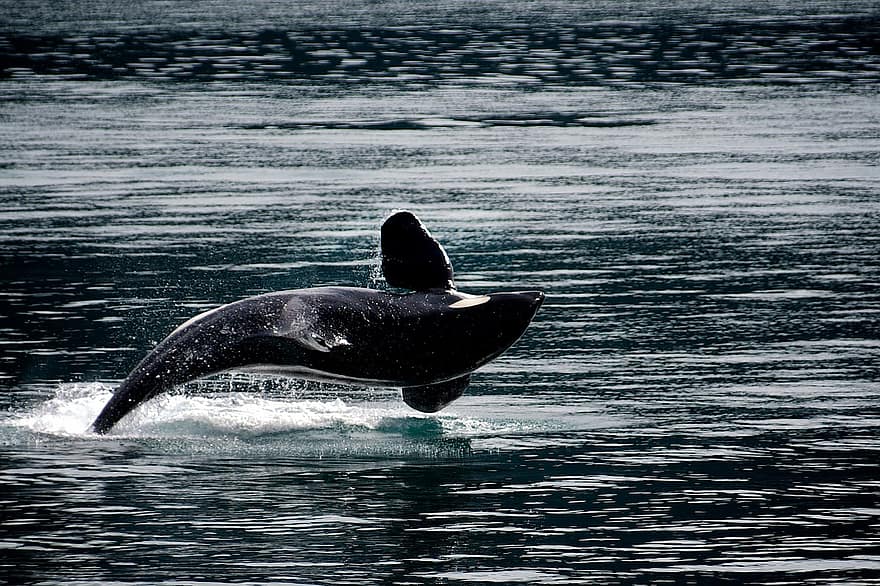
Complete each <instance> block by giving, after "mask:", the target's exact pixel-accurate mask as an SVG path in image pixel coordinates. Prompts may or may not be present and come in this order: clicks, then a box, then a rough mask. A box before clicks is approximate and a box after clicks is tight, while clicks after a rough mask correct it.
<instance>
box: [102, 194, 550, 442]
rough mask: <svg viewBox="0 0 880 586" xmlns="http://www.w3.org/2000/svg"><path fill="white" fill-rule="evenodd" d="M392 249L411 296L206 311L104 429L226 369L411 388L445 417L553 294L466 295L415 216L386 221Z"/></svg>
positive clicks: (339, 290) (155, 356) (131, 389)
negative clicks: (177, 388)
mask: <svg viewBox="0 0 880 586" xmlns="http://www.w3.org/2000/svg"><path fill="white" fill-rule="evenodd" d="M381 245H382V271H383V273H384V276H385V280H386V282H387V283H388V284H389V285H391V286H392V287H398V288H402V289H409V290H411V291H412V292H411V293H393V292H389V291H379V290H373V289H362V288H356V287H315V288H310V289H297V290H294V291H281V292H278V293H268V294H265V295H258V296H256V297H250V298H248V299H242V300H241V301H236V302H234V303H230V304H228V305H223V306H221V307H218V308H216V309H212V310H210V311H207V312H205V313H202V314H200V315H198V316H196V317H194V318H192V319H190V320H189V321H187V322H186V323H184V324H183V325H181V326H180V327H178V328H177V329H176V330H174V331H173V332H172V333H171V334H170V335H169V336H168V337H167V338H165V339H164V340H163V341H162V342H160V343H159V345H157V346H156V348H154V349H153V351H152V352H150V353H149V354H148V355H147V356H146V357H145V358H144V359H143V360H142V361H141V362H140V364H138V365H137V366H136V367H135V369H134V370H133V371H132V372H131V373H130V374H129V375H128V377H127V378H126V379H125V380H124V381H122V384H121V385H120V386H119V389H118V390H117V391H116V393H115V394H114V395H113V397H111V398H110V400H109V401H108V402H107V404H106V405H105V406H104V409H103V410H102V411H101V413H100V414H99V415H98V417H97V419H95V421H94V423H93V424H92V429H93V430H94V431H95V432H97V433H106V432H107V431H109V430H110V429H111V428H112V427H113V426H114V425H115V424H116V423H117V422H118V421H119V420H120V419H122V417H124V416H125V415H126V414H127V413H129V412H130V411H131V410H132V409H134V408H135V407H137V406H138V405H140V404H141V403H143V402H145V401H147V400H149V399H151V398H153V397H155V396H156V395H158V394H159V393H162V392H163V391H166V390H168V389H170V388H172V387H174V386H175V385H179V384H182V383H185V382H187V381H191V380H194V379H197V378H199V377H203V376H206V375H210V374H214V373H218V372H222V371H225V370H245V371H258V372H266V373H274V374H281V375H286V376H292V377H296V378H305V379H313V380H321V381H333V382H342V383H350V384H359V385H370V386H389V387H402V388H403V400H404V401H405V402H406V404H407V405H409V406H410V407H412V408H414V409H417V410H419V411H423V412H427V413H433V412H435V411H439V410H440V409H442V408H443V407H445V406H446V405H448V404H449V403H450V402H452V401H454V400H455V399H457V398H458V397H460V396H461V394H462V393H463V392H464V389H465V388H466V387H467V385H468V382H469V379H470V374H471V372H473V371H474V370H475V369H477V368H479V367H480V366H482V365H484V364H486V363H487V362H489V361H490V360H492V359H493V358H495V357H497V356H498V355H500V354H501V353H502V352H504V351H505V350H507V349H508V348H509V347H510V346H511V345H512V344H513V343H514V342H515V341H516V340H517V339H518V338H519V337H520V336H521V335H522V334H523V332H524V331H525V330H526V327H528V325H529V323H530V322H531V320H532V318H533V317H534V316H535V312H536V311H537V310H538V308H539V307H540V306H541V303H542V301H543V300H544V294H543V293H541V292H540V291H525V292H517V293H491V294H489V295H468V294H466V293H462V292H460V291H457V290H456V289H455V283H454V280H453V273H452V264H451V263H450V262H449V257H448V256H447V255H446V252H445V251H444V250H443V247H442V246H441V245H440V244H439V243H438V242H437V241H436V240H435V239H434V238H433V237H432V236H431V234H430V233H429V232H428V230H427V229H426V228H425V227H424V225H423V224H422V223H421V222H420V221H419V219H418V218H417V217H416V216H415V215H413V214H412V213H410V212H407V211H401V212H397V213H395V214H393V215H392V216H390V217H389V218H388V219H387V220H386V221H385V223H384V224H383V225H382V237H381Z"/></svg>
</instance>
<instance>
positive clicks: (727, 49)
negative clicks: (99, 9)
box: [0, 15, 880, 86]
mask: <svg viewBox="0 0 880 586" xmlns="http://www.w3.org/2000/svg"><path fill="white" fill-rule="evenodd" d="M877 38H880V18H877V17H876V16H871V15H859V16H849V17H847V16H840V15H837V16H826V17H823V18H817V17H791V18H788V19H786V18H781V17H777V18H771V19H739V20H733V21H724V22H714V23H713V22H707V23H697V24H695V23H692V22H679V23H676V22H674V21H671V22H663V21H661V22H640V21H633V22H626V21H613V22H600V23H596V24H591V25H583V26H569V27H564V26H563V27H558V26H553V27H549V26H547V25H538V26H531V27H523V26H491V25H490V26H486V27H476V26H474V27H465V28H457V29H443V28H427V27H424V28H420V27H400V28H371V27H364V28H339V29H323V28H308V29H302V30H275V29H267V30H259V31H250V32H217V31H198V30H195V31H177V30H169V31H162V30H159V31H155V30H154V31H139V32H117V33H114V32H103V33H100V34H98V33H94V34H81V35H75V36H65V35H60V34H48V35H47V34H23V33H10V34H6V35H0V78H13V77H26V76H33V75H51V76H61V77H66V78H72V79H94V80H100V79H141V80H144V79H147V80H181V81H228V82H234V81H236V80H240V81H272V80H285V81H296V80H307V81H313V82H315V81H327V82H334V83H336V82H343V83H344V82H352V83H364V82H369V81H377V80H378V81H385V82H387V81H402V82H407V83H410V82H417V83H423V82H426V83H436V82H480V83H492V84H534V83H538V84H548V83H549V84H563V85H566V84H569V85H572V84H573V85H599V86H602V85H627V84H634V83H636V84H644V83H686V84H703V83H712V84H714V83H717V82H719V81H727V82H735V81H749V82H754V81H760V82H771V83H787V84H800V83H817V82H828V81H831V82H835V83H846V82H851V83H876V81H877V80H878V78H880V67H878V66H880V47H878V45H877V41H876V39H877Z"/></svg>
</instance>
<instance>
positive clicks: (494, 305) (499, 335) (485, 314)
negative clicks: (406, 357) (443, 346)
mask: <svg viewBox="0 0 880 586" xmlns="http://www.w3.org/2000/svg"><path fill="white" fill-rule="evenodd" d="M456 293H457V295H456V297H457V299H456V300H454V301H452V302H451V303H450V304H449V309H450V310H451V311H452V312H453V314H454V315H460V316H461V317H462V318H464V319H463V320H462V321H464V322H466V323H467V324H468V327H467V338H468V340H467V343H468V345H469V346H471V349H472V352H473V353H474V355H479V356H480V357H481V358H480V363H481V364H485V363H486V362H488V361H489V360H492V359H493V358H495V357H496V356H498V355H499V354H501V353H502V352H504V351H505V350H507V349H508V348H510V347H511V346H512V345H513V344H514V342H516V341H517V340H518V339H519V338H520V336H522V335H523V333H524V332H525V331H526V328H527V327H528V326H529V324H530V323H531V321H532V319H533V318H534V317H535V313H537V311H538V308H540V307H541V304H542V303H543V302H544V293H542V292H541V291H517V292H512V293H490V294H488V295H465V294H461V293H458V292H456Z"/></svg>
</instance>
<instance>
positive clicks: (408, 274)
mask: <svg viewBox="0 0 880 586" xmlns="http://www.w3.org/2000/svg"><path fill="white" fill-rule="evenodd" d="M382 273H383V274H384V275H385V282H387V283H388V284H389V285H391V286H392V287H401V288H404V289H412V290H413V291H430V290H432V289H442V290H449V289H455V283H454V281H453V280H452V263H451V262H449V257H448V256H447V255H446V251H445V250H443V247H442V246H440V243H439V242H437V241H436V240H434V237H433V236H431V233H430V232H428V229H427V228H425V225H424V224H422V222H421V221H420V220H419V219H418V218H417V217H416V216H415V214H413V213H412V212H407V211H401V212H396V213H394V214H393V215H392V216H391V217H389V218H388V219H387V220H385V223H384V224H382Z"/></svg>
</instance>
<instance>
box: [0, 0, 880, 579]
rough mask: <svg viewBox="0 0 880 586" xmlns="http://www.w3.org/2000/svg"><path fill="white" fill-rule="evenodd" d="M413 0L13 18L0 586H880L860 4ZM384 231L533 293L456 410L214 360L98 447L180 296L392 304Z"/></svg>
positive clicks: (872, 220)
mask: <svg viewBox="0 0 880 586" xmlns="http://www.w3.org/2000/svg"><path fill="white" fill-rule="evenodd" d="M72 4H76V3H72ZM95 4H96V6H97V5H99V4H100V3H95ZM223 4H224V6H226V5H227V4H229V3H223ZM286 4H287V3H285V5H286ZM330 4H333V3H330ZM404 4H406V3H396V2H379V3H376V5H375V12H372V13H370V14H372V16H373V17H375V18H378V17H377V16H376V15H378V14H380V13H381V12H382V11H383V10H385V11H390V12H393V10H391V9H392V8H395V7H396V9H399V10H398V11H397V13H396V17H395V18H397V19H398V20H397V21H395V22H394V24H395V26H384V25H382V24H381V23H377V22H375V21H374V20H371V18H372V17H371V16H370V14H366V13H362V14H360V16H357V17H351V13H348V14H349V16H350V17H351V18H348V20H346V21H345V22H343V21H341V20H340V18H339V17H334V16H332V15H330V12H332V7H331V8H327V7H324V8H314V7H313V9H314V11H315V12H314V14H312V13H307V12H303V11H307V9H308V6H307V4H303V5H302V6H299V5H298V7H289V6H288V7H287V8H284V7H283V6H281V5H280V4H276V3H274V2H268V1H267V2H261V3H259V6H261V7H262V8H265V9H266V10H268V11H276V12H272V14H273V15H275V16H277V15H278V14H279V13H283V14H282V15H281V16H284V15H286V17H279V18H274V20H273V21H272V22H265V21H263V20H260V21H258V22H250V24H248V25H244V24H242V23H243V21H242V19H243V18H245V17H244V16H242V13H241V9H240V8H236V7H232V6H226V7H225V8H224V7H222V6H216V3H210V2H209V3H205V4H204V6H214V8H216V9H217V11H216V12H213V13H212V12H210V11H206V12H205V13H204V14H202V13H198V11H195V10H194V9H191V8H190V7H189V6H188V5H187V7H175V8H174V10H172V9H170V8H169V7H168V5H167V4H166V5H165V10H166V11H167V14H166V13H164V12H161V11H160V12H157V13H156V14H158V16H156V19H155V21H154V22H155V24H154V25H151V24H150V20H149V19H147V18H146V17H145V16H144V15H146V14H148V13H150V11H151V10H153V9H155V7H156V5H155V4H154V3H150V2H146V3H142V4H141V5H139V7H137V8H131V9H130V13H127V14H124V15H123V16H124V17H125V18H122V20H119V18H117V20H115V21H114V20H113V19H110V18H109V17H108V16H107V15H108V14H110V13H109V12H106V11H103V12H101V11H99V13H98V14H97V15H96V16H95V20H94V22H93V23H88V22H85V21H84V20H83V17H82V16H76V15H75V14H74V13H73V12H71V10H73V9H72V8H70V7H63V8H58V11H57V12H53V13H48V12H47V9H46V8H45V7H36V8H35V7H34V6H33V3H31V2H28V1H25V2H22V3H21V5H20V6H16V7H13V8H12V9H11V11H10V13H9V14H10V16H9V17H7V18H8V19H9V20H8V22H9V23H11V24H10V25H9V26H8V27H4V31H5V32H3V33H2V35H0V57H2V63H0V70H2V73H0V77H2V80H0V100H2V103H3V107H2V114H0V116H2V118H3V124H2V125H0V134H2V138H3V140H0V153H2V156H0V160H2V163H0V266H2V269H3V270H2V272H0V389H2V392H0V409H2V413H0V501H2V507H0V550H2V554H0V582H9V583H33V582H52V583H56V582H64V583H68V582H78V581H81V582H88V583H137V582H141V583H155V582H158V581H173V582H175V583H182V584H196V583H206V582H215V583H216V582H219V581H232V582H244V583H282V584H294V583H295V584H303V583H306V584H325V583H327V584H330V583H333V584H339V583H355V584H365V583H373V584H379V583H382V584H404V583H408V584H411V583H437V582H443V583H456V584H457V583H522V582H527V583H535V584H563V583H565V584H629V583H639V584H645V583H652V584H653V583H718V582H722V583H723V582H727V583H765V584H766V583H773V584H793V585H794V584H804V583H823V584H827V583H841V584H842V583H859V584H870V583H876V582H878V581H880V557H878V556H877V553H876V552H877V550H878V538H877V536H878V529H880V526H878V525H880V483H878V478H880V476H878V466H877V455H878V447H880V436H878V430H880V412H878V408H877V405H878V399H880V378H878V370H877V363H878V358H880V341H878V331H880V295H878V287H877V285H878V282H880V260H878V259H880V255H878V236H877V234H878V233H880V222H878V218H880V202H878V199H877V193H878V191H880V173H878V166H877V156H876V153H877V152H878V147H880V144H878V140H880V138H878V137H880V106H878V104H880V100H878V95H877V89H876V87H877V86H876V81H877V75H878V71H880V68H878V53H877V46H876V38H877V18H876V14H874V12H872V10H871V7H870V6H869V7H867V8H866V7H865V6H854V8H853V10H851V11H848V10H846V9H845V8H844V7H841V6H840V5H839V4H838V3H835V4H834V5H831V4H822V3H818V2H817V3H808V6H807V7H806V8H804V9H803V10H799V9H798V7H797V6H793V5H791V4H784V3H783V4H780V6H779V7H778V8H777V7H767V6H762V5H754V7H753V8H752V9H750V11H748V12H746V9H734V8H731V7H729V6H726V5H719V6H717V7H714V8H717V11H715V10H714V9H710V8H709V7H702V8H699V7H695V6H696V5H693V6H692V5H690V4H687V3H679V4H676V5H674V6H673V5H671V6H665V7H660V6H649V4H648V3H645V4H644V6H641V5H640V6H641V8H644V10H645V11H647V12H646V14H655V15H656V17H655V18H649V17H647V16H646V15H645V14H638V15H636V14H629V15H627V14H621V11H623V12H626V9H623V8H620V7H610V6H604V7H603V6H600V5H599V4H597V5H596V6H597V7H596V8H595V10H596V12H589V11H587V9H581V8H577V7H575V6H574V5H573V4H570V3H564V2H562V3H547V2H544V3H538V4H535V6H537V7H538V8H541V9H546V12H547V13H546V15H545V17H544V18H543V19H542V18H535V19H534V22H529V21H528V20H526V19H524V16H523V15H524V14H526V13H527V12H528V10H527V9H526V8H523V7H521V6H518V7H517V8H515V9H513V8H511V11H510V12H508V13H504V14H501V13H500V12H499V13H498V14H497V15H495V16H492V15H491V14H490V13H488V12H483V13H481V15H480V14H471V13H469V12H468V13H467V14H470V16H468V17H467V18H463V19H462V20H460V21H457V23H456V25H455V26H452V24H450V23H451V22H452V20H451V19H450V17H449V15H450V14H452V13H454V12H455V11H456V10H459V9H462V7H461V5H460V4H458V3H456V2H445V3H440V4H438V5H437V6H435V7H433V8H431V10H430V11H428V14H427V16H426V19H427V20H428V21H430V22H446V23H447V24H446V25H444V26H436V27H434V26H428V24H426V23H425V22H421V21H418V22H416V21H414V16H413V13H412V8H411V7H409V8H408V7H406V6H404ZM333 5H334V6H336V4H333ZM340 5H341V4H340ZM102 6H103V5H102ZM236 6H237V5H236ZM486 6H491V4H486ZM523 6H525V4H523ZM29 7H30V9H33V10H37V11H38V12H39V11H41V13H45V14H44V15H45V16H46V18H45V19H43V20H41V23H42V24H40V25H39V26H38V25H33V26H32V27H30V28H28V27H27V26H23V25H22V22H24V21H23V17H20V16H17V15H19V13H20V12H22V11H24V10H25V9H28V8H29ZM104 8H107V7H106V6H104ZM350 8H351V7H348V9H350ZM117 9H118V7H117ZM648 9H652V10H655V12H653V13H651V12H650V10H648ZM175 10H177V11H178V12H175ZM285 10H286V11H287V12H285ZM462 10H463V9H462ZM603 10H604V11H605V12H602V11H603ZM321 11H323V12H321ZM123 12H124V11H123ZM390 12H389V13H390ZM464 12H467V11H464ZM716 12H717V13H716ZM35 13H37V12H35ZM319 13H320V14H319ZM267 14H268V13H267ZM310 14H311V16H310ZM315 14H319V16H321V18H322V20H319V21H317V22H320V23H321V26H320V27H319V26H316V20H315V19H316V18H317V17H316V16H315ZM534 14H537V13H534ZM572 15H579V16H578V18H568V17H570V16H572ZM603 15H604V16H603ZM324 17H326V22H325V21H324V20H323V19H324ZM428 17H430V18H428ZM65 19H66V20H65ZM108 19H109V20H108ZM126 19H127V20H126ZM212 19H213V20H212ZM310 19H311V20H310ZM566 19H568V20H566ZM239 25H240V26H239ZM398 25H408V26H398ZM396 208H409V209H412V210H414V211H415V212H416V213H418V214H419V215H420V216H421V217H423V219H424V220H425V222H426V224H427V225H428V226H429V227H430V229H431V230H432V232H433V233H434V235H436V236H437V237H438V238H439V239H440V240H441V241H442V242H443V243H444V245H445V246H446V248H447V250H448V251H449V254H450V256H451V259H452V262H453V263H454V265H455V269H456V282H457V283H459V286H460V287H461V288H462V289H463V290H465V291H469V292H474V293H481V292H488V291H492V290H514V289H535V288H540V289H543V290H544V291H546V292H547V294H548V297H547V301H546V303H545V304H544V306H543V307H542V309H541V311H540V312H539V314H538V317H537V320H536V321H535V323H534V324H533V325H532V326H531V327H530V328H529V330H528V331H527V333H526V335H525V336H524V337H523V339H522V340H520V342H519V343H518V344H517V345H516V346H514V347H513V348H512V349H511V351H510V352H509V353H508V354H505V355H504V356H502V357H501V358H500V359H498V360H497V361H495V362H493V363H491V364H489V365H487V366H486V367H485V368H483V369H481V370H480V371H479V372H478V373H476V374H475V375H474V377H473V384H472V385H471V387H470V388H469V389H468V391H467V393H466V394H465V395H464V397H462V399H460V400H459V401H457V402H456V403H455V404H454V405H453V406H452V407H450V408H448V409H446V410H444V411H443V412H441V413H440V414H438V415H436V416H425V415H423V414H419V413H415V412H413V411H411V410H409V409H408V408H406V407H405V405H403V403H402V402H401V400H400V396H399V391H398V390H396V389H367V390H365V389H357V388H348V387H339V386H332V385H318V384H311V383H309V384H305V383H300V382H290V381H279V380H277V379H272V378H261V377H255V376H245V375H241V374H228V375H221V376H218V377H215V378H213V379H211V380H207V381H200V382H197V383H193V384H190V385H187V386H186V387H185V388H184V389H182V392H181V393H178V394H174V395H169V396H166V397H162V398H161V399H159V400H157V401H154V402H151V403H148V404H146V405H145V406H144V408H142V409H140V410H138V411H137V412H136V413H134V414H133V416H132V417H130V418H128V419H127V420H125V421H124V422H123V423H122V424H121V425H120V428H119V429H118V430H117V433H116V434H115V435H111V436H110V437H106V438H98V437H95V436H93V435H91V434H89V433H87V432H86V429H87V427H88V425H89V423H90V422H91V420H92V419H93V418H94V416H95V414H96V413H97V412H98V410H99V409H100V408H101V406H102V405H103V403H104V402H105V401H106V399H107V397H108V396H109V393H110V392H111V389H112V388H113V386H114V384H115V383H116V382H117V381H118V380H119V379H120V378H121V377H123V376H124V375H125V373H127V371H128V370H129V369H130V368H131V367H132V366H134V364H135V363H136V362H137V361H138V360H139V359H140V358H141V357H142V356H143V355H144V354H145V353H146V352H147V351H148V350H149V349H150V348H151V347H152V346H153V345H154V344H155V343H156V342H157V341H158V340H160V339H161V338H162V337H164V336H165V335H166V334H167V333H168V332H169V331H171V330H172V329H173V328H174V327H176V326H177V325H178V324H180V323H181V322H183V321H184V320H186V319H187V318H189V317H191V316H192V315H194V314H196V313H198V312H200V311H204V310H206V309H208V308H210V307H214V306H216V305H218V304H221V303H225V302H229V301H233V300H235V299H240V298H242V297H246V296H248V295H253V294H256V293H262V292H266V291H274V290H281V289H291V288H297V287H307V286H312V285H327V284H346V285H360V286H372V287H382V286H383V283H382V281H381V279H380V278H378V271H377V246H378V228H379V226H380V224H381V221H382V219H383V218H384V217H385V216H386V215H387V214H388V213H389V212H390V211H391V210H393V209H396Z"/></svg>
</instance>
